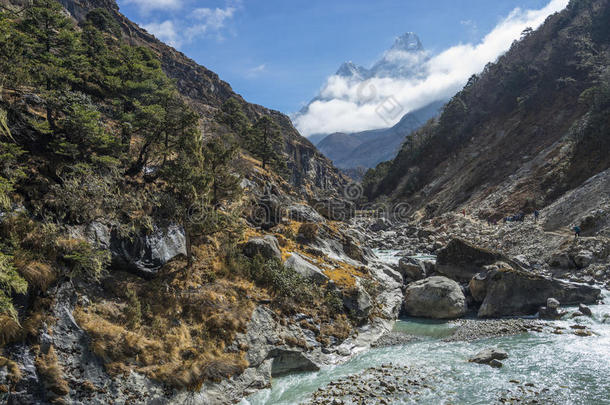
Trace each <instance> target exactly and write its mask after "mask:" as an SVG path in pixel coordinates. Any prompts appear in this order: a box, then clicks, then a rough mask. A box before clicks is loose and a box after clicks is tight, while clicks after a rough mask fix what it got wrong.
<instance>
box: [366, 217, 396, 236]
mask: <svg viewBox="0 0 610 405" xmlns="http://www.w3.org/2000/svg"><path fill="white" fill-rule="evenodd" d="M391 227H392V223H391V222H390V220H389V219H387V218H383V217H382V218H378V219H377V220H376V221H375V222H373V223H372V224H371V225H370V226H369V230H371V231H372V232H380V231H387V230H388V229H390V228H391Z"/></svg>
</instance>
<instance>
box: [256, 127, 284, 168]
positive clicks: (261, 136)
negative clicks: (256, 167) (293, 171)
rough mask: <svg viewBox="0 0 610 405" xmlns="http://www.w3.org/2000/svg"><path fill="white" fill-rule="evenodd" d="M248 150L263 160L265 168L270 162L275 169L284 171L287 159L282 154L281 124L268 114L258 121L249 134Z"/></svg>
mask: <svg viewBox="0 0 610 405" xmlns="http://www.w3.org/2000/svg"><path fill="white" fill-rule="evenodd" d="M248 140H249V142H248V150H250V152H252V153H253V154H254V156H256V157H257V158H259V159H260V160H261V163H262V165H263V169H265V168H266V167H267V165H268V164H270V165H271V166H272V167H273V168H274V169H276V170H278V171H282V169H283V168H284V167H285V164H286V162H285V160H284V158H283V156H282V150H283V147H282V146H283V145H282V137H281V135H280V128H279V126H278V125H277V124H276V123H275V121H273V119H271V118H269V117H268V116H266V115H265V116H263V117H261V118H259V119H258V121H256V123H255V124H254V126H253V127H252V129H251V130H250V134H249V139H248Z"/></svg>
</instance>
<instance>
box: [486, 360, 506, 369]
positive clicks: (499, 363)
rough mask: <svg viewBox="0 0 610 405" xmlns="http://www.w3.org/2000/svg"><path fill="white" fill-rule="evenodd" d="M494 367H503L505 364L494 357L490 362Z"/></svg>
mask: <svg viewBox="0 0 610 405" xmlns="http://www.w3.org/2000/svg"><path fill="white" fill-rule="evenodd" d="M488 364H489V365H490V366H492V367H493V368H502V366H503V364H502V362H501V361H500V360H496V359H493V360H492V361H490V362H489V363H488Z"/></svg>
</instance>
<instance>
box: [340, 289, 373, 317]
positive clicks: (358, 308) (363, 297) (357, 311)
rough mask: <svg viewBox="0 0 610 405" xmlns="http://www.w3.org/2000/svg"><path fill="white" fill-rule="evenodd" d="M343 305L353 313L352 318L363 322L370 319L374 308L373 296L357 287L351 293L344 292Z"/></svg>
mask: <svg viewBox="0 0 610 405" xmlns="http://www.w3.org/2000/svg"><path fill="white" fill-rule="evenodd" d="M343 305H344V306H345V308H347V310H348V311H350V312H351V314H352V316H354V317H355V318H356V319H358V320H359V321H361V322H363V321H366V320H367V319H368V316H369V313H370V312H371V309H372V308H373V302H372V300H371V296H370V295H369V293H367V292H366V290H365V289H364V288H362V286H360V285H357V286H356V288H354V289H352V290H351V291H347V292H344V294H343Z"/></svg>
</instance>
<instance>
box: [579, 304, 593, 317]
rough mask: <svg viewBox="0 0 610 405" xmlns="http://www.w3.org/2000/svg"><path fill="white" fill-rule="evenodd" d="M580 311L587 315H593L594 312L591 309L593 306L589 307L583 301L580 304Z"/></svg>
mask: <svg viewBox="0 0 610 405" xmlns="http://www.w3.org/2000/svg"><path fill="white" fill-rule="evenodd" d="M578 311H580V313H582V314H583V315H585V316H593V312H592V311H591V308H589V307H588V306H586V305H585V304H582V303H581V304H579V305H578Z"/></svg>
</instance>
